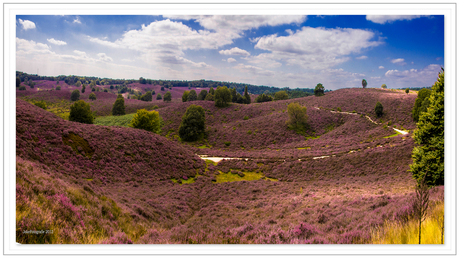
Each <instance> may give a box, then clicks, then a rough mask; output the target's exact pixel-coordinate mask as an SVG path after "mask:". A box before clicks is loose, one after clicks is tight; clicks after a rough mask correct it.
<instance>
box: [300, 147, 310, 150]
mask: <svg viewBox="0 0 460 259" xmlns="http://www.w3.org/2000/svg"><path fill="white" fill-rule="evenodd" d="M297 149H299V150H302V149H311V147H298V148H297Z"/></svg>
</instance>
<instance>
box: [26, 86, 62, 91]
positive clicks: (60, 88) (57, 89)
mask: <svg viewBox="0 0 460 259" xmlns="http://www.w3.org/2000/svg"><path fill="white" fill-rule="evenodd" d="M19 90H20V91H25V90H26V87H25V86H24V85H21V86H20V87H19ZM56 90H61V88H59V89H57V87H56Z"/></svg>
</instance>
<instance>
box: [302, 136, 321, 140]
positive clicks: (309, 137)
mask: <svg viewBox="0 0 460 259" xmlns="http://www.w3.org/2000/svg"><path fill="white" fill-rule="evenodd" d="M319 137H320V136H306V137H305V140H309V139H317V138H319Z"/></svg>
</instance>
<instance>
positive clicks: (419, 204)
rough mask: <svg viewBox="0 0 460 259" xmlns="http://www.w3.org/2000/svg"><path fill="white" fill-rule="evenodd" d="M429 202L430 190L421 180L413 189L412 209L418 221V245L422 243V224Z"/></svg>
mask: <svg viewBox="0 0 460 259" xmlns="http://www.w3.org/2000/svg"><path fill="white" fill-rule="evenodd" d="M429 201H430V189H429V187H428V185H426V183H425V179H423V180H422V181H421V182H420V183H417V185H416V187H415V200H414V203H413V205H412V206H413V208H414V212H415V218H416V219H417V221H418V243H419V244H420V243H421V241H422V222H423V221H425V219H426V216H427V212H428V204H429Z"/></svg>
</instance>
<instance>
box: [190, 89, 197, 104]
mask: <svg viewBox="0 0 460 259" xmlns="http://www.w3.org/2000/svg"><path fill="white" fill-rule="evenodd" d="M196 99H198V95H197V94H196V91H195V90H191V91H190V92H189V93H188V96H187V101H188V102H191V101H196Z"/></svg>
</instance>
